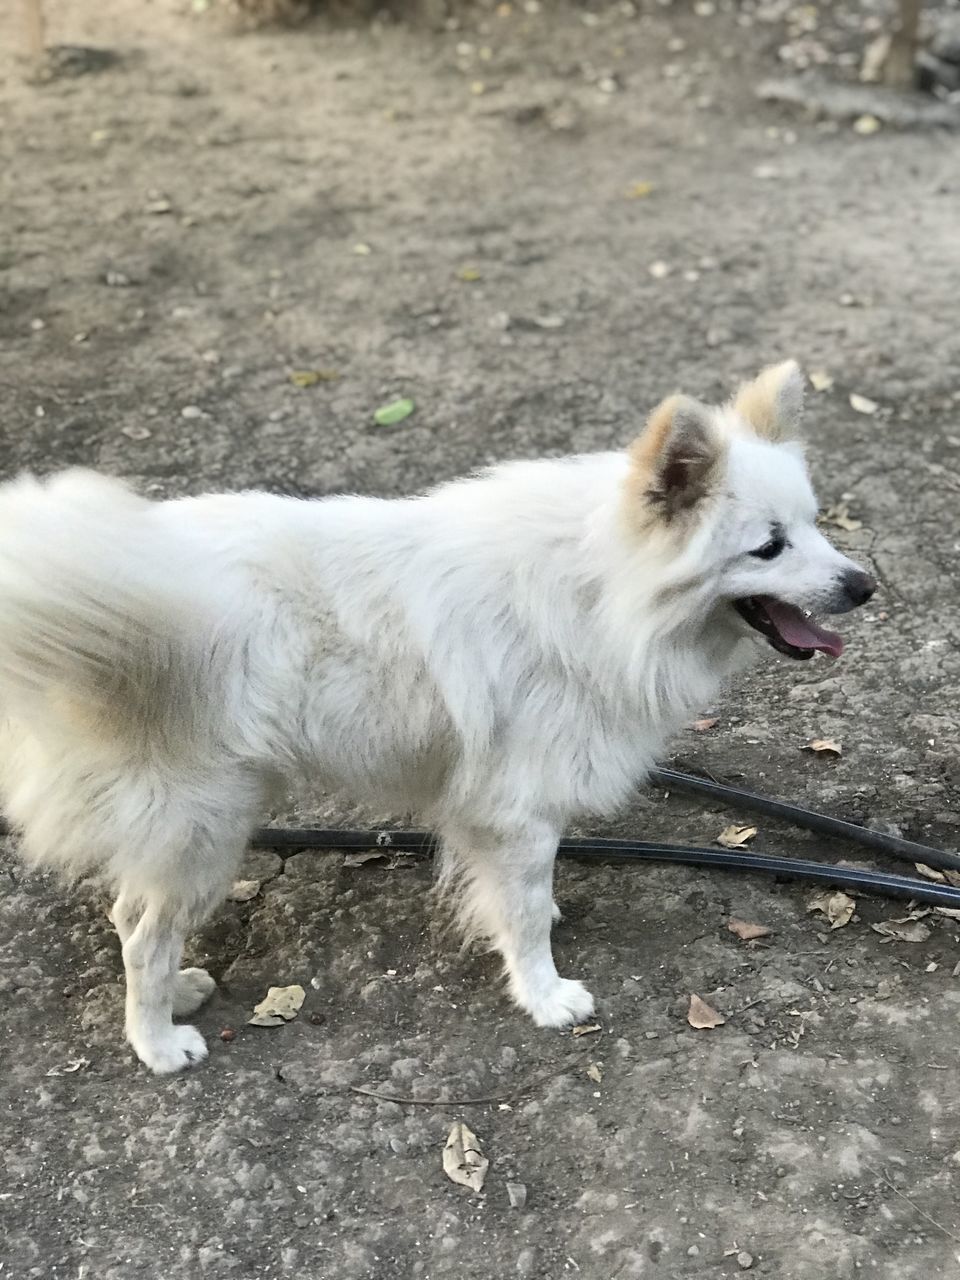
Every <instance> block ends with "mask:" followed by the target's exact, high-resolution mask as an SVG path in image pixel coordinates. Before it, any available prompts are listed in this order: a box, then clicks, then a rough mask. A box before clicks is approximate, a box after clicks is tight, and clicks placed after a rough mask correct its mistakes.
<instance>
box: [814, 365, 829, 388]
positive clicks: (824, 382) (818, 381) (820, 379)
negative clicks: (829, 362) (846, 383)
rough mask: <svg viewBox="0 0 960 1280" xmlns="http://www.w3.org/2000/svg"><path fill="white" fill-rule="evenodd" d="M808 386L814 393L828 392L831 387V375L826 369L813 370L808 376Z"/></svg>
mask: <svg viewBox="0 0 960 1280" xmlns="http://www.w3.org/2000/svg"><path fill="white" fill-rule="evenodd" d="M810 385H811V386H812V387H813V389H814V391H829V390H830V388H831V387H832V386H833V375H832V374H830V373H827V371H826V369H814V370H813V372H812V373H811V374H810Z"/></svg>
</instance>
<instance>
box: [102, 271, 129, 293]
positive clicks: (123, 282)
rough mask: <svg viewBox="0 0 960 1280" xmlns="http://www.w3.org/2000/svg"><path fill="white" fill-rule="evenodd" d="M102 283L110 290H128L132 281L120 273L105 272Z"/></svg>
mask: <svg viewBox="0 0 960 1280" xmlns="http://www.w3.org/2000/svg"><path fill="white" fill-rule="evenodd" d="M103 283H104V284H106V285H109V287H110V288H111V289H129V288H130V286H131V284H132V283H133V281H132V280H131V279H130V277H129V276H128V275H125V274H124V272H122V271H105V272H104V275H103Z"/></svg>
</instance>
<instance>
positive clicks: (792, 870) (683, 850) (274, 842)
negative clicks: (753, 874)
mask: <svg viewBox="0 0 960 1280" xmlns="http://www.w3.org/2000/svg"><path fill="white" fill-rule="evenodd" d="M681 776H684V775H681ZM855 830H860V828H855ZM252 843H253V844H254V845H257V846H259V847H261V848H269V849H282V850H286V851H287V852H288V853H289V852H292V851H293V850H295V849H339V850H348V849H373V848H382V849H383V850H384V852H385V853H386V852H388V851H389V852H392V853H419V854H425V853H431V852H432V851H433V849H434V847H435V845H436V840H435V838H434V836H432V835H431V834H430V832H428V831H335V830H333V831H332V830H326V829H324V828H320V827H302V828H299V829H297V828H293V827H263V828H261V830H259V831H257V832H256V833H255V835H254V837H253V840H252ZM921 847H922V846H921ZM558 853H559V854H560V856H561V857H567V858H584V859H588V860H597V861H600V860H602V861H604V862H607V861H615V862H620V861H622V862H666V863H674V864H676V863H680V864H683V865H685V866H694V867H717V868H720V869H721V870H725V871H761V872H765V873H766V874H768V875H775V876H783V877H785V878H788V879H791V880H809V881H813V882H815V883H817V884H837V885H846V886H849V887H850V888H852V889H859V890H860V891H862V892H868V893H878V894H881V895H882V896H884V897H888V898H912V899H913V900H914V901H916V902H925V903H928V904H930V905H931V906H942V907H954V908H960V889H954V888H953V887H952V886H950V885H938V884H930V883H929V882H928V881H926V880H918V879H915V878H914V877H912V876H900V875H893V874H891V873H890V872H886V871H869V870H862V869H861V868H859V867H836V866H831V865H830V864H829V863H823V862H809V861H807V860H805V859H803V858H775V857H768V856H767V855H766V854H762V853H739V852H736V851H734V850H729V849H702V848H698V847H696V846H693V845H671V844H654V843H648V842H647V841H644V840H601V839H594V838H584V839H580V838H568V839H565V840H561V841H560V845H559V848H558Z"/></svg>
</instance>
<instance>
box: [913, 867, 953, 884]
mask: <svg viewBox="0 0 960 1280" xmlns="http://www.w3.org/2000/svg"><path fill="white" fill-rule="evenodd" d="M913 865H914V866H915V867H916V869H917V871H918V872H919V873H920V875H922V876H923V877H924V879H925V880H933V881H934V882H935V883H936V884H946V880H947V877H946V876H945V875H944V874H943V872H942V871H938V870H937V869H936V867H928V866H927V865H926V863H923V862H915V863H914V864H913Z"/></svg>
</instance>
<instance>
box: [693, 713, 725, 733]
mask: <svg viewBox="0 0 960 1280" xmlns="http://www.w3.org/2000/svg"><path fill="white" fill-rule="evenodd" d="M719 723H720V717H719V716H706V717H705V718H704V719H703V720H694V722H693V724H692V725H691V726H690V728H691V729H692V730H693V732H694V733H706V732H707V730H708V729H712V728H714V726H715V725H718V724H719Z"/></svg>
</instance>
